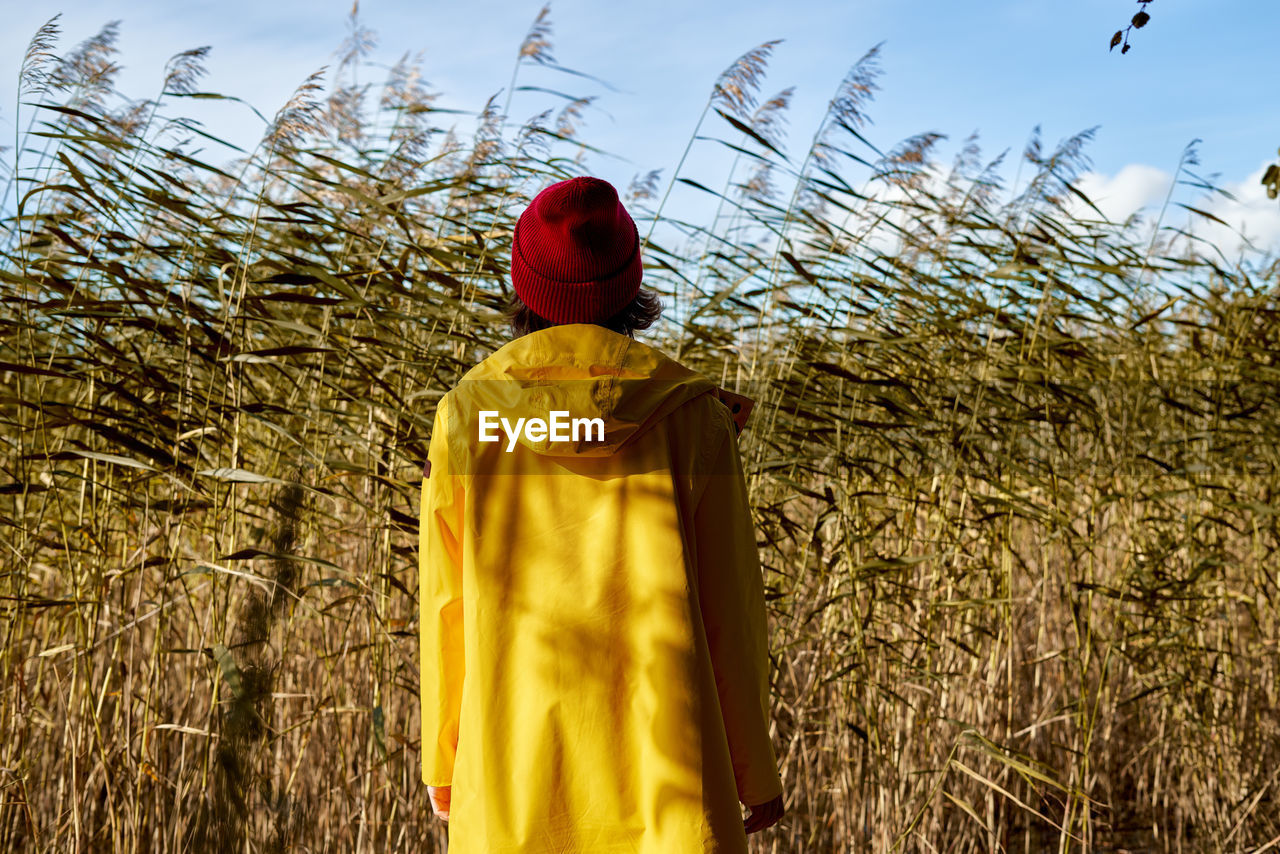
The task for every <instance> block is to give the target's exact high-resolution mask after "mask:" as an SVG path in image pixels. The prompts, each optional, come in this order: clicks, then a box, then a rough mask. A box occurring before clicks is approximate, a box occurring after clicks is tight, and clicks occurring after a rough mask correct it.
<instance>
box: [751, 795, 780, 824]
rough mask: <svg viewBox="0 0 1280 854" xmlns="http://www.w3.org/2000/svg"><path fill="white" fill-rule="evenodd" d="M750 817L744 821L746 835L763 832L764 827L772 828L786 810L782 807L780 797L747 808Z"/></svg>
mask: <svg viewBox="0 0 1280 854" xmlns="http://www.w3.org/2000/svg"><path fill="white" fill-rule="evenodd" d="M747 809H748V810H750V815H748V816H747V818H746V819H745V820H744V822H743V824H745V825H746V829H747V833H755V832H756V831H759V830H764V829H765V828H766V827H773V826H774V825H775V824H777V823H778V820H779V819H780V818H782V816H783V815H784V814H785V813H786V811H787V808H786V807H785V806H783V805H782V795H778V797H776V798H774V799H773V800H771V801H769V802H768V803H764V804H756V805H755V806H748V807H747Z"/></svg>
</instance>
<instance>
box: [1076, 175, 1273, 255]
mask: <svg viewBox="0 0 1280 854" xmlns="http://www.w3.org/2000/svg"><path fill="white" fill-rule="evenodd" d="M1269 163H1270V161H1267V162H1264V163H1262V164H1261V165H1259V166H1258V168H1257V169H1256V170H1254V171H1253V172H1251V173H1250V174H1249V175H1248V176H1246V177H1245V178H1244V179H1243V180H1239V181H1218V182H1217V183H1218V185H1219V186H1220V187H1221V188H1222V189H1223V190H1226V191H1227V192H1228V193H1230V194H1231V195H1232V196H1234V197H1235V198H1234V200H1233V199H1230V198H1227V197H1226V196H1224V195H1222V194H1221V193H1217V192H1214V193H1206V191H1204V190H1201V189H1198V188H1195V187H1189V186H1187V185H1185V184H1179V185H1178V186H1177V187H1175V188H1174V192H1173V197H1172V199H1171V200H1170V203H1169V208H1168V210H1166V211H1165V214H1164V219H1163V220H1161V223H1160V224H1161V226H1175V227H1177V228H1181V229H1184V230H1186V231H1189V232H1191V233H1192V234H1194V235H1196V236H1197V237H1199V238H1202V239H1204V240H1207V241H1209V242H1210V243H1212V244H1214V245H1216V246H1217V247H1218V248H1219V249H1221V250H1222V253H1223V254H1224V255H1225V256H1226V257H1227V258H1228V259H1229V260H1232V261H1234V260H1235V259H1236V258H1237V257H1238V255H1239V253H1240V252H1241V250H1242V249H1246V247H1245V243H1244V241H1243V240H1242V238H1241V234H1243V235H1244V236H1245V237H1247V238H1248V239H1249V241H1250V242H1252V244H1253V246H1254V247H1255V248H1256V249H1258V250H1260V251H1263V252H1268V251H1270V252H1280V200H1276V199H1269V198H1267V191H1266V188H1265V187H1264V186H1263V185H1262V175H1263V173H1264V171H1265V170H1266V168H1267V166H1268V165H1269ZM1180 180H1183V181H1186V180H1192V179H1190V178H1189V177H1188V176H1187V175H1186V173H1185V172H1184V173H1183V174H1182V175H1181V176H1180ZM1172 181H1173V175H1172V174H1170V173H1169V172H1165V171H1164V170H1162V169H1157V168H1156V167H1154V166H1149V165H1147V164H1144V163H1130V164H1128V165H1127V166H1125V167H1124V168H1122V169H1121V170H1120V171H1119V172H1117V173H1116V174H1115V175H1110V176H1108V175H1102V174H1098V173H1095V172H1090V173H1086V174H1084V175H1082V176H1081V177H1080V179H1079V181H1078V182H1077V186H1078V187H1079V189H1080V190H1081V191H1082V192H1083V193H1084V194H1085V195H1087V196H1088V197H1089V198H1090V200H1091V201H1093V203H1094V204H1095V205H1097V206H1098V208H1099V209H1100V210H1101V211H1102V212H1103V213H1105V214H1106V215H1107V217H1108V218H1110V219H1111V220H1113V221H1116V222H1122V221H1124V219H1125V218H1127V217H1128V216H1129V215H1130V214H1132V213H1134V212H1136V211H1143V214H1144V219H1145V220H1146V222H1147V223H1148V227H1150V226H1152V225H1154V224H1155V220H1156V217H1158V216H1159V214H1160V208H1161V206H1162V205H1163V204H1164V200H1165V196H1166V194H1167V193H1168V192H1169V186H1170V183H1171V182H1172ZM1179 202H1181V203H1182V204H1185V205H1189V206H1191V207H1194V208H1197V209H1198V210H1202V211H1204V212H1206V213H1209V214H1212V215H1213V216H1216V217H1218V218H1219V219H1221V220H1223V221H1225V222H1226V223H1228V225H1229V226H1230V228H1228V227H1227V226H1225V225H1222V224H1221V223H1218V222H1214V221H1213V220H1211V219H1208V218H1206V217H1203V216H1200V215H1198V214H1195V213H1192V212H1190V211H1188V210H1186V209H1185V208H1182V207H1179V206H1178V203H1179ZM1073 206H1074V208H1075V209H1076V211H1077V213H1080V214H1081V215H1085V214H1086V211H1087V209H1086V208H1085V206H1084V204H1083V203H1081V202H1078V201H1073ZM1144 209H1145V210H1144ZM1233 229H1234V230H1233ZM1236 232H1239V233H1236ZM1148 233H1149V232H1148ZM1207 248H1208V247H1205V249H1207ZM1246 251H1247V250H1246Z"/></svg>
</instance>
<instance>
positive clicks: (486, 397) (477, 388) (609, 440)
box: [449, 323, 716, 457]
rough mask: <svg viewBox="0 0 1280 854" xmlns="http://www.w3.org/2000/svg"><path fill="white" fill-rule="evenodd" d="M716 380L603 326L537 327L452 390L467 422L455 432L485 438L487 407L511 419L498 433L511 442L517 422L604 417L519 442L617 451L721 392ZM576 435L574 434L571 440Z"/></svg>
mask: <svg viewBox="0 0 1280 854" xmlns="http://www.w3.org/2000/svg"><path fill="white" fill-rule="evenodd" d="M715 388H716V386H715V384H714V383H712V382H711V380H709V379H707V378H706V377H704V376H702V375H701V374H699V373H697V372H696V371H692V370H690V369H689V368H686V367H685V366H683V365H681V364H680V363H679V362H677V361H675V360H674V359H671V358H669V357H667V356H666V355H664V354H663V353H662V352H660V351H659V350H656V349H654V348H653V347H650V346H648V345H647V344H642V343H640V342H639V341H635V340H634V339H632V338H630V337H628V336H626V335H621V334H619V333H617V332H613V331H612V330H609V329H605V328H604V327H602V326H597V325H595V324H588V323H572V324H564V325H560V326H552V327H550V328H548V329H542V330H538V331H536V332H531V333H529V334H527V335H524V336H522V337H520V338H517V339H515V340H514V341H511V342H510V343H508V344H506V345H504V346H503V347H501V348H500V349H499V350H497V351H496V352H494V353H493V354H492V355H490V356H489V357H488V358H487V359H485V360H484V361H482V362H480V363H479V364H478V365H476V366H475V367H474V368H472V369H471V370H470V371H468V372H467V373H466V374H465V375H464V376H463V378H462V380H461V381H460V382H459V383H458V385H457V386H456V387H455V388H454V389H452V390H451V391H450V392H449V394H450V395H451V396H452V398H453V400H452V401H451V406H450V412H451V413H453V417H454V418H456V419H459V420H465V422H466V424H465V425H455V429H461V430H463V431H465V432H463V433H460V435H468V434H469V435H472V436H475V435H477V430H478V429H479V427H478V425H479V418H480V414H481V413H482V412H489V413H497V415H496V416H494V415H491V416H490V417H489V419H490V422H491V423H492V422H493V421H494V419H495V418H498V417H500V418H504V419H506V422H507V423H506V424H505V425H503V426H502V427H500V428H498V429H497V430H496V433H497V434H498V435H499V436H501V439H500V441H501V443H502V446H503V447H504V448H505V447H507V443H508V441H509V434H508V433H507V431H506V428H507V427H508V426H514V425H516V424H517V423H519V422H518V421H517V419H521V418H523V419H526V422H527V421H528V420H530V419H542V420H543V421H547V420H549V419H550V418H551V413H553V412H560V413H567V415H562V416H560V417H561V419H562V420H563V419H575V420H576V419H600V420H601V421H603V423H604V439H603V441H598V440H597V436H598V431H596V432H595V434H594V435H593V432H592V431H591V430H588V429H582V430H581V431H579V432H578V433H577V436H576V438H575V437H574V433H573V431H571V430H568V429H564V430H560V431H558V432H559V435H558V436H554V437H553V434H552V433H550V432H548V433H547V436H546V438H537V439H531V438H529V436H528V435H527V434H526V432H525V431H524V430H519V429H517V430H515V437H516V441H517V442H519V443H520V444H522V445H524V446H525V447H527V448H529V449H530V450H532V451H534V452H536V453H539V454H544V455H549V456H593V457H594V456H609V455H612V454H614V453H616V452H617V451H618V449H619V448H622V447H624V446H625V445H628V444H629V443H631V442H634V441H635V440H636V439H637V438H638V437H639V436H641V435H643V434H644V433H645V432H646V431H647V430H649V429H650V428H651V427H652V426H653V425H654V424H657V423H658V422H659V421H661V420H662V419H663V418H664V417H665V416H667V415H668V414H670V413H671V412H672V411H673V410H674V409H676V408H677V407H679V406H681V405H682V404H684V403H686V402H688V401H689V400H691V399H692V398H694V397H697V396H698V395H701V394H706V393H708V392H712V391H714V390H715ZM565 436H568V438H565Z"/></svg>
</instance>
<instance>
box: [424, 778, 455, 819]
mask: <svg viewBox="0 0 1280 854" xmlns="http://www.w3.org/2000/svg"><path fill="white" fill-rule="evenodd" d="M452 792H453V787H452V786H427V795H429V796H430V798H431V811H432V812H433V813H435V814H436V816H437V817H438V818H439V819H440V820H441V821H443V822H444V823H445V824H448V823H449V798H450V796H451V794H452Z"/></svg>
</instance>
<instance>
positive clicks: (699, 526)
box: [418, 177, 784, 854]
mask: <svg viewBox="0 0 1280 854" xmlns="http://www.w3.org/2000/svg"><path fill="white" fill-rule="evenodd" d="M512 244H513V246H512V253H511V280H512V285H513V287H514V290H515V294H516V296H515V298H514V299H513V304H512V311H511V313H510V315H509V318H510V320H511V322H512V326H513V329H514V331H515V332H516V335H517V337H516V338H515V339H514V340H513V341H511V342H510V343H508V344H506V345H505V346H503V347H502V348H501V349H499V350H498V351H497V352H495V353H494V354H493V355H491V356H490V357H489V358H487V359H485V360H484V361H482V362H481V363H480V364H478V365H477V366H476V367H474V368H473V369H472V370H470V371H469V372H468V373H467V374H466V375H465V376H464V377H463V378H462V380H461V381H460V382H459V383H458V385H457V386H455V387H454V388H453V389H451V390H450V391H449V392H448V393H447V394H445V395H444V397H443V398H442V399H441V401H440V403H439V404H438V406H437V411H436V416H435V422H434V428H433V432H432V436H431V444H430V450H429V454H428V462H427V465H426V467H425V468H424V475H425V476H424V478H423V485H422V524H421V539H420V559H421V564H420V579H419V594H418V596H419V603H420V608H421V621H420V632H421V636H420V639H421V692H422V693H421V700H422V729H423V732H422V774H423V782H424V783H426V784H427V785H428V791H429V793H430V795H431V799H432V803H433V808H434V809H435V810H436V812H437V814H438V815H439V816H440V817H441V818H442V819H443V820H446V821H447V822H449V849H450V854H473V852H516V851H519V852H526V853H528V852H544V851H545V852H553V851H554V852H569V851H582V852H596V853H597V854H599V852H641V854H649V852H652V854H676V852H713V851H718V852H745V851H746V847H747V846H746V834H747V833H752V832H755V831H757V830H761V829H763V828H765V827H768V826H770V825H772V824H774V823H775V822H777V821H778V819H779V818H781V816H782V814H783V812H784V808H783V799H782V781H781V778H780V776H779V774H778V768H777V761H776V757H775V754H774V751H773V747H772V745H771V743H770V740H769V677H768V667H769V651H768V633H767V625H766V614H765V607H764V586H763V581H762V579H761V575H760V565H759V560H758V556H757V554H756V545H755V536H754V531H753V527H752V522H751V515H750V510H749V507H748V504H747V492H746V486H745V481H744V478H743V473H742V464H741V460H740V458H739V456H738V448H737V439H736V432H735V430H734V427H733V422H732V420H731V418H730V413H729V410H728V408H727V407H726V406H725V405H724V404H723V403H721V402H720V400H719V399H718V397H717V396H716V391H717V389H716V388H715V386H714V384H713V383H712V382H711V381H710V380H708V379H706V378H705V377H703V376H701V375H699V374H697V373H695V372H693V371H691V370H689V369H687V368H685V367H684V366H682V365H680V364H678V363H677V362H675V361H673V360H671V359H669V358H667V357H666V356H665V355H663V354H662V353H661V352H659V351H658V350H656V349H654V348H652V347H649V346H647V345H644V344H641V343H639V342H637V341H635V340H634V338H633V337H632V336H633V333H634V332H635V331H636V330H639V329H644V328H646V327H648V326H649V325H650V324H651V323H652V322H653V321H654V320H655V319H656V318H657V316H658V311H659V304H658V301H657V298H656V296H655V295H654V294H653V293H652V292H650V291H647V290H643V289H641V287H640V283H641V276H642V267H641V259H640V242H639V234H638V232H637V229H636V226H635V223H634V221H633V220H632V218H631V217H630V216H629V215H628V213H627V211H626V210H625V208H624V207H623V205H622V203H621V202H620V201H619V199H618V195H617V192H616V190H615V189H614V188H613V186H612V185H610V184H609V183H608V182H606V181H603V180H600V179H597V178H591V177H578V178H573V179H570V180H567V181H561V182H558V183H555V184H552V185H551V186H549V187H547V188H546V189H544V190H542V192H540V193H538V195H537V196H536V197H535V198H534V199H533V201H532V203H531V204H530V205H529V207H528V208H527V209H526V210H525V211H524V212H523V214H522V215H521V216H520V218H519V220H518V222H517V224H516V229H515V234H514V235H513V241H512ZM738 802H741V803H742V804H745V805H747V806H748V807H749V809H750V815H749V817H748V818H747V819H746V820H745V821H744V820H743V816H742V812H741V809H740V808H739V806H738Z"/></svg>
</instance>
